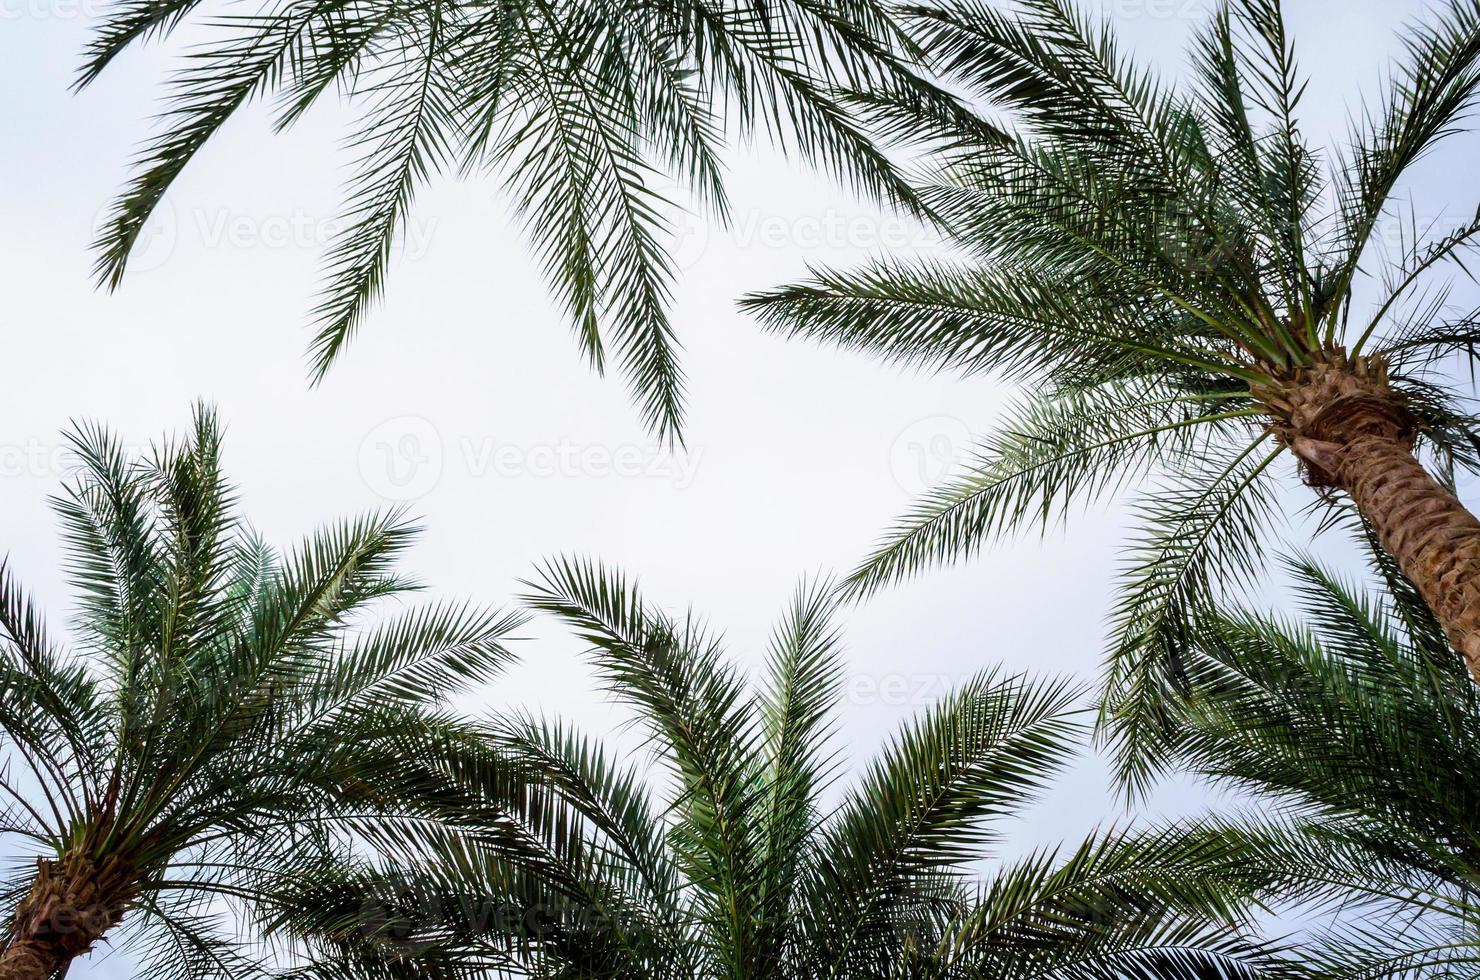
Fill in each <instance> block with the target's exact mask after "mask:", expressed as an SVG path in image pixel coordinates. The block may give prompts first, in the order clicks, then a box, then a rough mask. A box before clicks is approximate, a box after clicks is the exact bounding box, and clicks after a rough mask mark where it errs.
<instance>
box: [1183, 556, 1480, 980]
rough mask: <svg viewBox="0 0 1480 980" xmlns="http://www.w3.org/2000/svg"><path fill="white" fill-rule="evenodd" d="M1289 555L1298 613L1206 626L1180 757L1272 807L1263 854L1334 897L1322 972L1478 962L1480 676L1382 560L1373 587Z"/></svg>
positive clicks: (1418, 972)
mask: <svg viewBox="0 0 1480 980" xmlns="http://www.w3.org/2000/svg"><path fill="white" fill-rule="evenodd" d="M1292 564H1293V566H1294V569H1295V572H1296V575H1297V579H1296V581H1297V583H1298V586H1299V590H1300V593H1301V602H1300V606H1299V609H1298V614H1299V615H1298V617H1294V618H1292V617H1286V616H1272V615H1260V614H1254V613H1249V612H1234V613H1228V614H1224V615H1219V616H1213V617H1209V618H1208V619H1207V620H1206V621H1205V622H1204V623H1203V624H1201V628H1200V629H1199V632H1198V636H1197V641H1196V643H1195V653H1194V656H1193V658H1192V661H1191V663H1190V665H1189V670H1188V674H1189V686H1190V695H1189V699H1188V706H1187V710H1186V712H1185V714H1184V715H1183V717H1182V719H1181V721H1180V723H1179V725H1178V727H1177V731H1176V735H1175V738H1174V741H1175V743H1176V745H1177V753H1176V755H1177V761H1178V762H1180V763H1181V764H1183V765H1184V766H1186V767H1187V768H1189V769H1191V770H1192V771H1194V772H1198V773H1200V774H1202V775H1204V776H1206V777H1208V778H1211V779H1213V780H1216V781H1217V782H1219V783H1221V784H1224V785H1225V786H1228V787H1230V788H1233V789H1235V790H1236V791H1238V792H1239V794H1240V795H1241V796H1243V797H1245V798H1253V799H1254V800H1255V801H1256V802H1257V805H1258V806H1259V807H1260V808H1261V809H1263V810H1265V811H1266V813H1268V814H1270V815H1272V816H1273V817H1275V818H1276V820H1275V822H1273V823H1272V824H1271V825H1270V826H1268V827H1267V828H1265V829H1264V830H1263V831H1260V832H1257V833H1255V834H1254V835H1253V839H1254V840H1257V841H1259V843H1258V844H1256V845H1255V846H1254V849H1255V850H1261V849H1265V850H1264V855H1263V857H1261V858H1260V860H1262V861H1265V862H1269V863H1278V864H1280V865H1281V866H1283V867H1286V868H1290V869H1300V870H1301V872H1302V873H1303V875H1304V876H1305V877H1306V880H1307V882H1308V884H1309V886H1310V887H1312V888H1314V890H1315V891H1316V892H1317V893H1320V892H1324V893H1325V894H1326V895H1327V896H1328V897H1331V898H1334V899H1335V900H1336V901H1337V902H1339V903H1340V904H1339V906H1338V910H1339V911H1338V914H1337V915H1336V917H1335V922H1334V923H1333V924H1332V925H1333V928H1332V929H1331V930H1330V934H1329V935H1327V936H1326V937H1324V939H1325V941H1324V942H1323V943H1322V944H1321V949H1320V952H1319V956H1318V957H1317V959H1316V960H1315V961H1314V963H1315V965H1316V966H1318V967H1319V968H1320V970H1321V972H1322V974H1323V975H1329V976H1339V977H1344V976H1354V977H1355V976H1405V977H1407V976H1411V977H1425V976H1435V977H1450V976H1456V975H1459V974H1465V975H1468V974H1470V973H1473V971H1474V969H1475V966H1476V964H1480V902H1477V887H1480V840H1477V839H1476V836H1475V814H1476V813H1477V812H1480V798H1477V790H1476V787H1477V786H1480V688H1477V687H1476V686H1475V685H1474V684H1473V683H1471V681H1470V679H1469V678H1468V677H1467V676H1466V674H1465V671H1464V667H1463V665H1462V664H1460V663H1459V661H1458V658H1456V657H1455V655H1454V652H1453V651H1452V650H1451V649H1450V648H1449V645H1448V644H1447V642H1446V640H1445V636H1444V632H1443V630H1442V629H1440V627H1439V625H1438V623H1437V622H1435V621H1434V618H1433V616H1432V614H1431V613H1430V612H1429V610H1428V609H1427V608H1426V607H1425V606H1424V604H1423V602H1422V600H1421V599H1420V598H1419V597H1418V596H1417V595H1416V594H1415V593H1414V591H1413V589H1412V587H1411V586H1410V585H1408V584H1407V583H1406V582H1405V581H1403V580H1402V579H1401V577H1400V576H1397V575H1395V574H1394V570H1393V568H1392V567H1391V563H1390V562H1388V561H1385V560H1380V561H1379V563H1378V565H1379V569H1380V570H1381V571H1382V572H1383V575H1384V578H1385V579H1386V581H1387V583H1388V585H1389V588H1388V589H1387V590H1386V591H1385V592H1383V593H1381V594H1376V593H1367V592H1366V591H1364V590H1363V589H1361V588H1359V587H1355V586H1353V585H1351V584H1349V583H1347V582H1345V581H1343V580H1342V579H1340V578H1338V577H1337V576H1335V575H1333V574H1332V573H1331V572H1329V571H1327V570H1325V569H1323V568H1322V567H1321V566H1319V565H1317V564H1315V563H1313V562H1312V561H1311V560H1310V559H1307V558H1302V559H1299V560H1296V561H1294V562H1293V563H1292Z"/></svg>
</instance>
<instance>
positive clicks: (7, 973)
mask: <svg viewBox="0 0 1480 980" xmlns="http://www.w3.org/2000/svg"><path fill="white" fill-rule="evenodd" d="M69 962H71V959H70V957H69V958H67V959H63V958H62V957H61V955H60V954H59V953H58V951H57V950H56V949H55V948H53V947H52V946H50V945H49V944H48V943H45V942H42V941H40V940H34V939H20V938H17V939H15V940H14V941H12V942H11V944H10V945H9V946H7V947H5V952H3V953H0V980H47V978H48V977H50V976H52V975H53V974H54V973H56V972H57V971H58V970H60V969H62V967H64V966H66V965H67V963H69Z"/></svg>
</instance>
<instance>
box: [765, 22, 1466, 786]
mask: <svg viewBox="0 0 1480 980" xmlns="http://www.w3.org/2000/svg"><path fill="white" fill-rule="evenodd" d="M905 16H906V18H907V22H908V23H909V25H910V26H911V28H912V29H913V31H914V33H915V36H916V37H917V38H918V39H919V42H920V44H921V46H922V47H923V48H924V50H925V52H926V54H927V55H928V56H929V57H930V59H931V63H932V64H933V65H934V66H935V67H936V68H937V69H938V70H939V71H940V72H941V73H942V74H943V75H944V76H945V77H946V78H947V79H949V80H951V81H952V82H953V83H955V84H959V85H960V86H962V87H963V88H964V89H966V90H969V91H970V92H971V93H972V94H973V95H975V96H977V97H979V98H980V99H981V100H982V102H983V104H984V105H987V106H990V107H991V108H993V109H997V110H1001V111H1002V114H1003V115H1004V116H1005V117H1006V119H1007V121H1008V122H1009V123H1010V124H1011V129H1010V130H1008V129H1002V128H999V127H991V126H987V125H985V124H984V123H983V124H981V125H978V126H976V127H961V126H955V127H952V126H941V127H935V128H933V129H931V130H930V132H931V133H932V134H933V135H934V136H937V137H938V138H939V140H940V143H941V148H940V150H939V154H938V159H937V164H938V165H937V167H936V169H935V171H934V172H933V173H932V175H931V176H930V177H929V178H928V179H927V180H925V181H924V182H923V183H922V186H921V195H922V197H923V198H924V199H925V201H926V203H927V204H928V205H929V206H930V207H931V208H932V210H933V211H934V212H935V213H937V214H938V215H940V216H941V217H942V219H943V221H944V227H945V228H946V229H947V231H948V232H949V233H950V234H951V236H952V239H953V241H954V242H955V244H956V245H957V246H959V249H960V250H961V251H962V252H963V253H964V254H965V256H966V259H965V261H963V262H961V263H957V264H953V263H946V262H941V261H934V260H932V261H913V260H906V259H894V260H891V261H888V262H885V263H882V264H879V265H875V266H873V267H870V268H866V269H864V270H862V271H858V272H844V273H840V272H834V271H822V272H818V273H816V274H815V275H814V277H813V278H812V279H811V280H809V281H807V282H803V283H799V284H796V285H792V286H787V287H785V288H782V289H778V290H776V291H774V292H770V293H766V294H762V295H756V296H752V297H750V298H748V299H747V300H746V302H745V306H746V307H747V308H748V309H750V310H751V311H753V312H754V313H756V314H757V315H758V316H759V317H760V318H761V319H762V321H763V322H764V323H765V324H766V325H767V326H768V327H770V328H771V329H774V330H777V331H780V332H782V333H785V334H787V335H789V336H794V337H805V338H815V339H818V340H823V341H827V342H830V343H835V344H839V345H842V346H845V347H849V348H855V349H860V350H865V351H870V352H874V353H877V354H880V355H882V356H884V357H886V358H889V359H891V360H894V361H897V362H901V363H907V364H922V365H926V366H930V367H938V368H942V369H951V370H958V371H961V372H964V373H977V372H993V373H996V374H997V375H999V376H1001V377H1004V378H1007V379H1010V380H1014V381H1018V382H1021V383H1023V384H1025V385H1026V386H1028V387H1029V389H1030V390H1031V392H1032V395H1031V397H1030V398H1029V399H1028V400H1027V401H1026V402H1024V403H1023V404H1022V405H1020V406H1018V407H1017V408H1016V409H1014V410H1012V411H1011V412H1010V414H1009V417H1008V419H1007V420H1006V421H1005V422H1004V423H1003V424H1002V425H1001V426H1000V427H999V431H998V432H997V433H996V434H994V435H992V436H990V437H989V438H987V439H986V440H985V441H984V442H983V443H982V444H981V446H980V447H979V449H978V453H977V457H976V458H975V459H974V460H972V461H971V462H970V464H969V467H968V469H967V472H966V473H965V475H963V476H961V477H959V478H957V479H955V480H953V481H951V482H948V483H946V484H945V485H943V486H942V487H940V488H938V489H936V490H934V491H932V492H931V493H930V494H929V495H928V496H927V497H926V498H925V499H924V500H923V501H922V502H920V503H919V504H918V505H917V506H916V507H915V509H914V510H913V511H912V512H910V513H909V514H908V515H907V516H906V517H905V518H903V519H902V520H901V521H900V522H899V523H898V524H897V525H896V526H895V527H894V528H893V529H891V530H890V532H889V533H888V534H887V535H886V537H885V538H884V539H883V541H882V542H881V543H880V544H879V546H878V547H877V548H876V549H875V551H874V552H873V553H872V554H871V555H870V556H869V557H868V558H867V559H866V560H865V561H864V562H863V563H862V564H861V565H860V566H859V567H858V568H857V569H856V570H855V571H854V573H853V574H852V576H851V577H850V578H849V580H848V581H847V583H846V586H847V588H848V589H849V590H850V591H851V592H853V593H855V594H865V593H869V592H872V591H873V590H875V589H878V588H880V587H883V586H884V585H886V584H889V583H891V582H894V581H897V580H899V579H901V578H904V577H907V576H909V575H911V574H914V573H916V572H918V571H919V570H921V569H923V568H925V567H928V566H931V565H934V564H938V563H942V562H947V561H952V560H957V559H960V558H963V557H966V556H969V555H971V554H974V553H975V552H976V551H978V550H979V549H980V548H981V547H982V546H983V545H984V544H986V543H988V542H990V541H991V540H992V539H993V538H995V537H997V536H998V535H1001V534H1004V533H1006V532H1010V531H1017V530H1022V529H1026V528H1034V527H1040V526H1043V525H1046V524H1048V523H1050V522H1051V521H1053V520H1054V519H1056V518H1058V517H1060V516H1062V515H1066V514H1068V513H1070V512H1072V511H1074V510H1076V509H1078V508H1079V507H1081V506H1083V505H1084V504H1086V503H1089V502H1091V501H1094V500H1097V499H1100V498H1103V497H1105V496H1106V495H1109V494H1111V493H1115V492H1119V491H1122V490H1124V489H1126V488H1128V487H1130V488H1134V490H1135V491H1136V493H1135V497H1134V509H1135V511H1136V512H1137V514H1138V515H1139V521H1140V525H1141V531H1140V533H1139V535H1138V536H1137V538H1136V539H1135V541H1134V542H1133V544H1132V547H1131V550H1130V552H1129V554H1128V555H1127V557H1126V562H1125V570H1124V574H1123V575H1122V576H1121V579H1120V586H1119V590H1118V591H1119V599H1118V601H1117V605H1116V611H1115V624H1116V633H1115V637H1114V639H1113V640H1112V646H1111V657H1110V663H1109V667H1108V676H1109V681H1110V684H1109V688H1108V694H1107V699H1106V705H1105V718H1104V721H1105V727H1104V728H1103V732H1104V734H1105V735H1106V736H1107V737H1108V739H1109V741H1110V743H1111V746H1112V748H1113V750H1114V751H1115V753H1116V755H1117V757H1118V759H1119V762H1120V765H1121V770H1122V775H1123V777H1124V778H1125V780H1126V782H1127V783H1128V785H1130V786H1131V787H1133V788H1135V787H1140V786H1142V785H1144V779H1145V775H1146V772H1147V765H1148V764H1149V755H1150V754H1152V753H1154V751H1155V747H1154V743H1155V740H1156V739H1157V737H1158V735H1157V733H1158V732H1159V731H1160V730H1162V728H1163V727H1164V722H1165V718H1164V717H1162V707H1161V706H1162V705H1163V704H1164V702H1165V701H1167V700H1168V699H1172V698H1175V697H1176V696H1177V695H1178V692H1179V689H1180V687H1181V682H1182V679H1181V664H1182V661H1183V660H1184V659H1185V658H1186V655H1187V651H1186V648H1187V642H1188V638H1189V637H1190V636H1191V635H1192V632H1193V629H1194V625H1195V621H1196V619H1197V617H1198V615H1199V614H1200V613H1201V612H1202V611H1205V610H1207V609H1209V608H1211V607H1212V606H1214V605H1215V604H1216V601H1217V600H1218V598H1219V596H1220V593H1226V592H1227V591H1228V590H1229V589H1230V588H1232V587H1233V586H1236V585H1237V584H1238V583H1240V582H1242V581H1243V580H1244V579H1245V578H1246V577H1247V576H1248V575H1249V574H1250V572H1251V571H1252V570H1253V569H1255V568H1257V567H1258V565H1259V555H1260V554H1261V552H1262V551H1264V550H1266V549H1267V544H1266V542H1267V540H1268V535H1269V532H1270V530H1271V527H1272V525H1274V524H1275V522H1276V521H1277V520H1278V518H1279V517H1280V508H1278V507H1276V506H1274V504H1275V491H1276V489H1277V487H1278V479H1279V477H1280V476H1281V475H1282V474H1284V473H1288V472H1289V471H1290V470H1291V468H1292V462H1293V460H1292V459H1291V457H1289V456H1288V454H1286V453H1285V452H1284V450H1283V449H1282V448H1281V447H1280V445H1279V444H1278V443H1277V442H1276V441H1275V440H1274V439H1272V438H1271V437H1270V435H1269V433H1268V430H1267V424H1268V422H1269V421H1270V419H1269V417H1268V414H1267V412H1266V411H1265V409H1264V406H1262V405H1261V404H1260V403H1259V402H1258V401H1257V400H1256V399H1255V398H1254V397H1253V396H1252V394H1251V386H1258V385H1260V384H1264V383H1268V382H1270V381H1271V380H1273V379H1276V378H1279V377H1282V376H1284V375H1287V374H1289V373H1290V372H1292V371H1294V370H1295V369H1297V368H1298V367H1300V366H1302V365H1307V364H1310V363H1312V361H1315V360H1318V359H1320V358H1323V357H1326V356H1328V355H1329V354H1331V353H1332V352H1334V351H1338V350H1341V349H1345V350H1346V351H1347V352H1348V354H1350V355H1353V356H1355V355H1358V354H1369V355H1380V356H1381V358H1382V359H1384V360H1385V361H1386V362H1387V363H1388V364H1389V365H1390V367H1391V370H1392V380H1393V385H1394V387H1395V388H1396V390H1397V391H1399V392H1400V393H1401V395H1402V397H1403V398H1404V399H1405V400H1406V405H1407V407H1408V408H1409V409H1410V410H1411V411H1412V412H1413V413H1414V414H1415V415H1416V416H1417V417H1418V419H1419V422H1420V427H1421V432H1420V439H1419V451H1420V452H1422V453H1423V454H1425V456H1426V458H1427V459H1429V460H1430V461H1431V462H1432V464H1433V466H1434V468H1435V470H1436V471H1437V472H1438V473H1439V475H1440V478H1441V479H1450V480H1452V478H1453V474H1454V472H1455V470H1456V469H1463V470H1468V471H1471V472H1474V471H1476V470H1477V469H1480V424H1477V416H1476V414H1475V410H1474V406H1473V405H1472V404H1471V400H1470V399H1468V398H1466V397H1464V396H1462V395H1460V394H1458V393H1457V392H1456V391H1455V390H1454V387H1453V385H1452V384H1450V383H1449V380H1450V377H1451V375H1450V374H1448V372H1447V369H1448V368H1449V367H1450V364H1449V363H1446V362H1448V361H1449V360H1450V359H1451V358H1454V357H1458V358H1462V359H1469V358H1472V357H1473V355H1474V351H1475V343H1476V341H1477V339H1480V335H1477V334H1476V318H1475V316H1474V315H1473V314H1472V313H1459V314H1456V313H1455V312H1454V311H1453V310H1452V309H1451V308H1450V304H1449V303H1448V302H1447V300H1448V291H1447V288H1445V287H1444V286H1443V285H1442V280H1440V281H1439V283H1437V284H1436V282H1435V281H1434V279H1435V276H1436V275H1438V274H1439V273H1440V272H1441V271H1442V270H1443V269H1444V268H1445V267H1446V266H1452V265H1455V264H1458V265H1460V267H1461V268H1462V267H1463V260H1464V257H1465V253H1466V251H1467V250H1468V249H1469V248H1470V247H1471V246H1473V245H1474V243H1475V241H1476V238H1475V236H1476V234H1477V233H1480V223H1477V221H1475V220H1469V221H1466V222H1464V223H1462V224H1461V226H1460V227H1458V228H1456V229H1453V230H1447V229H1441V230H1439V231H1438V232H1435V233H1433V234H1426V233H1424V232H1422V231H1420V230H1419V229H1418V228H1417V227H1413V228H1412V229H1411V233H1410V230H1405V234H1404V248H1403V249H1402V250H1401V251H1402V254H1401V255H1399V256H1397V257H1396V258H1395V257H1394V256H1391V255H1384V254H1383V250H1382V248H1381V244H1382V239H1383V238H1384V237H1385V236H1382V235H1380V234H1379V227H1380V223H1383V222H1393V221H1399V220H1400V217H1401V215H1400V214H1399V211H1398V207H1397V204H1396V203H1395V200H1394V190H1395V188H1396V187H1397V186H1398V182H1399V180H1400V179H1401V178H1402V177H1403V176H1404V175H1405V174H1406V173H1407V172H1408V170H1409V168H1410V167H1411V165H1412V164H1413V163H1414V162H1415V161H1417V160H1418V159H1420V158H1421V157H1423V156H1424V155H1425V154H1426V153H1428V152H1429V151H1431V150H1432V149H1434V148H1435V147H1436V146H1438V145H1439V144H1440V143H1441V142H1442V141H1443V140H1444V139H1445V138H1446V137H1447V136H1449V135H1451V134H1453V133H1455V132H1458V131H1460V130H1462V129H1463V128H1464V127H1465V126H1466V124H1467V123H1466V121H1467V118H1468V116H1469V114H1470V112H1471V111H1472V110H1473V109H1474V108H1475V104H1476V101H1477V96H1480V3H1477V2H1476V0H1446V2H1444V3H1441V4H1439V5H1437V7H1436V8H1435V9H1434V11H1433V12H1432V16H1431V17H1430V18H1429V22H1428V23H1426V24H1425V25H1421V26H1415V27H1414V28H1412V29H1411V30H1410V31H1409V32H1408V33H1407V34H1406V35H1405V38H1404V47H1405V57H1404V59H1403V61H1402V62H1401V63H1400V64H1399V65H1398V66H1396V67H1395V69H1394V72H1393V77H1392V78H1391V80H1390V84H1389V86H1388V96H1387V98H1386V99H1385V101H1384V102H1383V103H1382V104H1381V105H1380V106H1377V107H1371V108H1369V109H1367V110H1366V111H1363V112H1361V113H1359V114H1357V116H1356V121H1355V122H1354V124H1353V127H1354V128H1353V131H1352V133H1351V135H1350V138H1349V140H1348V141H1347V145H1346V146H1345V147H1343V148H1342V149H1340V150H1339V151H1338V152H1335V153H1332V154H1322V153H1320V152H1318V151H1317V150H1315V149H1312V148H1310V147H1309V146H1308V145H1307V143H1306V141H1305V139H1304V137H1303V134H1302V132H1301V129H1300V124H1299V112H1300V102H1301V96H1302V94H1303V93H1304V91H1305V82H1304V80H1303V78H1302V76H1301V74H1300V72H1299V70H1298V69H1297V66H1296V63H1295V60H1294V54H1293V49H1292V46H1291V42H1290V39H1289V37H1288V35H1287V31H1286V27H1285V24H1284V20H1283V17H1282V14H1281V10H1280V4H1279V2H1278V0H1227V2H1224V3H1220V4H1219V5H1218V7H1217V8H1216V11H1215V13H1214V14H1213V16H1212V18H1211V22H1210V23H1209V24H1208V25H1207V27H1206V28H1205V29H1203V30H1202V31H1201V32H1200V33H1199V34H1198V35H1197V37H1196V39H1195V41H1194V43H1193V45H1192V50H1191V61H1192V65H1191V69H1192V70H1191V82H1190V85H1189V88H1188V90H1186V91H1175V90H1172V89H1171V88H1169V87H1168V86H1166V85H1164V84H1162V83H1161V82H1160V81H1159V80H1157V79H1156V78H1155V77H1154V76H1153V75H1152V74H1151V73H1150V72H1149V71H1147V70H1145V69H1142V68H1139V67H1137V66H1136V65H1135V64H1134V63H1133V62H1132V61H1131V60H1130V59H1129V58H1128V57H1127V56H1125V55H1124V54H1122V53H1121V51H1120V50H1119V48H1118V46H1117V43H1116V40H1115V38H1114V35H1113V33H1112V31H1111V29H1110V27H1109V26H1108V25H1107V26H1101V25H1097V24H1095V23H1092V22H1091V21H1089V20H1088V19H1087V18H1086V17H1084V16H1083V15H1081V14H1080V13H1078V12H1076V10H1075V9H1074V7H1073V5H1072V4H1071V3H1070V2H1069V0H1024V2H1023V3H1021V4H1017V5H1016V6H1015V12H1013V13H1008V12H1004V11H1003V10H1000V9H999V8H998V5H995V4H989V3H984V2H979V0H948V2H944V3H941V4H936V5H917V6H911V7H909V8H907V9H906V12H905ZM881 111H885V112H886V113H887V114H890V115H891V116H892V118H893V120H894V124H895V125H905V124H906V122H907V119H908V111H907V109H901V108H900V107H897V106H895V107H885V108H884V109H883V110H881ZM916 118H917V120H918V121H919V123H920V125H922V126H924V125H926V124H927V123H928V121H927V120H919V119H918V117H916ZM1328 161H1329V165H1328ZM1405 228H1406V226H1405ZM1362 274H1366V275H1371V276H1374V277H1375V278H1376V280H1377V283H1378V284H1379V286H1380V288H1379V289H1378V290H1377V296H1376V298H1375V300H1374V303H1373V305H1372V306H1371V308H1370V310H1367V311H1365V312H1364V311H1362V310H1358V309H1356V308H1354V303H1353V301H1352V299H1353V288H1354V284H1355V283H1356V280H1357V279H1358V277H1359V275H1362ZM1471 363H1472V362H1471Z"/></svg>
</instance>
